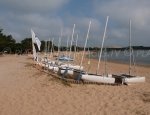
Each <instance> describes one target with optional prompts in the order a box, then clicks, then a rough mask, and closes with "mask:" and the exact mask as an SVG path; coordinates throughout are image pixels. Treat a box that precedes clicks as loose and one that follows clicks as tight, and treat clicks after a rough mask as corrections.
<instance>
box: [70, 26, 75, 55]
mask: <svg viewBox="0 0 150 115" xmlns="http://www.w3.org/2000/svg"><path fill="white" fill-rule="evenodd" d="M75 26H76V25H75V24H74V25H73V30H72V37H71V44H70V52H69V58H71V49H72V42H73V36H74V30H75Z"/></svg>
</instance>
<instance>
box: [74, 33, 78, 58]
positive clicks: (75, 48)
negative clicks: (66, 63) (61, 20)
mask: <svg viewBox="0 0 150 115" xmlns="http://www.w3.org/2000/svg"><path fill="white" fill-rule="evenodd" d="M75 43H76V45H75V47H74V56H73V57H74V59H75V58H76V52H77V45H78V34H77V38H76V41H75Z"/></svg>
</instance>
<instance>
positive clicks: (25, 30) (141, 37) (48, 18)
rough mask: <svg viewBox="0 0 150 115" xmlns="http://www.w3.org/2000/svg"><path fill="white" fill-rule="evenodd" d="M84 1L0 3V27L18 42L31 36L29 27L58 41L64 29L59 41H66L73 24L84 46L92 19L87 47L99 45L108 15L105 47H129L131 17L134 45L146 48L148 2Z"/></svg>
mask: <svg viewBox="0 0 150 115" xmlns="http://www.w3.org/2000/svg"><path fill="white" fill-rule="evenodd" d="M87 1H88V2H86V0H85V1H82V2H80V1H78V0H77V1H73V0H23V1H21V0H1V1H0V15H1V17H0V27H1V28H2V29H4V32H5V33H6V34H12V36H13V37H14V38H15V39H16V40H17V41H21V40H22V39H24V38H25V37H31V33H30V29H31V28H32V29H33V30H34V31H35V33H37V35H38V37H39V39H41V40H48V39H49V37H51V38H52V37H55V40H56V41H58V38H59V36H60V33H61V30H63V33H62V38H63V42H66V39H67V37H68V35H69V36H71V34H72V28H73V24H76V28H75V36H76V34H77V33H78V34H79V43H80V44H82V45H83V44H84V41H85V37H86V34H87V30H88V25H89V21H90V20H91V21H92V24H91V30H90V34H89V46H90V45H91V46H99V45H100V44H101V41H102V37H103V32H104V27H105V19H106V16H107V15H109V16H110V18H109V22H108V28H107V39H106V42H105V44H106V45H118V44H119V45H128V37H129V19H130V18H131V19H132V41H133V44H134V43H135V44H136V45H137V44H140V45H149V43H150V39H149V36H150V34H149V33H150V32H149V30H150V26H149V25H150V12H149V11H150V7H149V5H150V2H149V0H132V1H131V0H113V1H112V0H107V1H106V0H93V1H91V0H87ZM85 2H86V3H85ZM64 44H66V43H64Z"/></svg>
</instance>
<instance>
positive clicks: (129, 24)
mask: <svg viewBox="0 0 150 115" xmlns="http://www.w3.org/2000/svg"><path fill="white" fill-rule="evenodd" d="M129 26H130V28H129V53H130V57H129V58H130V60H129V75H131V58H132V57H131V56H132V54H131V19H130V20H129Z"/></svg>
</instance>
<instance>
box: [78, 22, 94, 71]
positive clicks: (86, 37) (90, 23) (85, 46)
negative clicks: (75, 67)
mask: <svg viewBox="0 0 150 115" xmlns="http://www.w3.org/2000/svg"><path fill="white" fill-rule="evenodd" d="M90 28H91V21H90V22H89V28H88V32H87V36H86V40H85V44H84V51H83V54H82V59H81V62H80V69H81V66H82V63H83V59H84V54H85V48H86V44H87V40H88V38H89V32H90Z"/></svg>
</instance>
